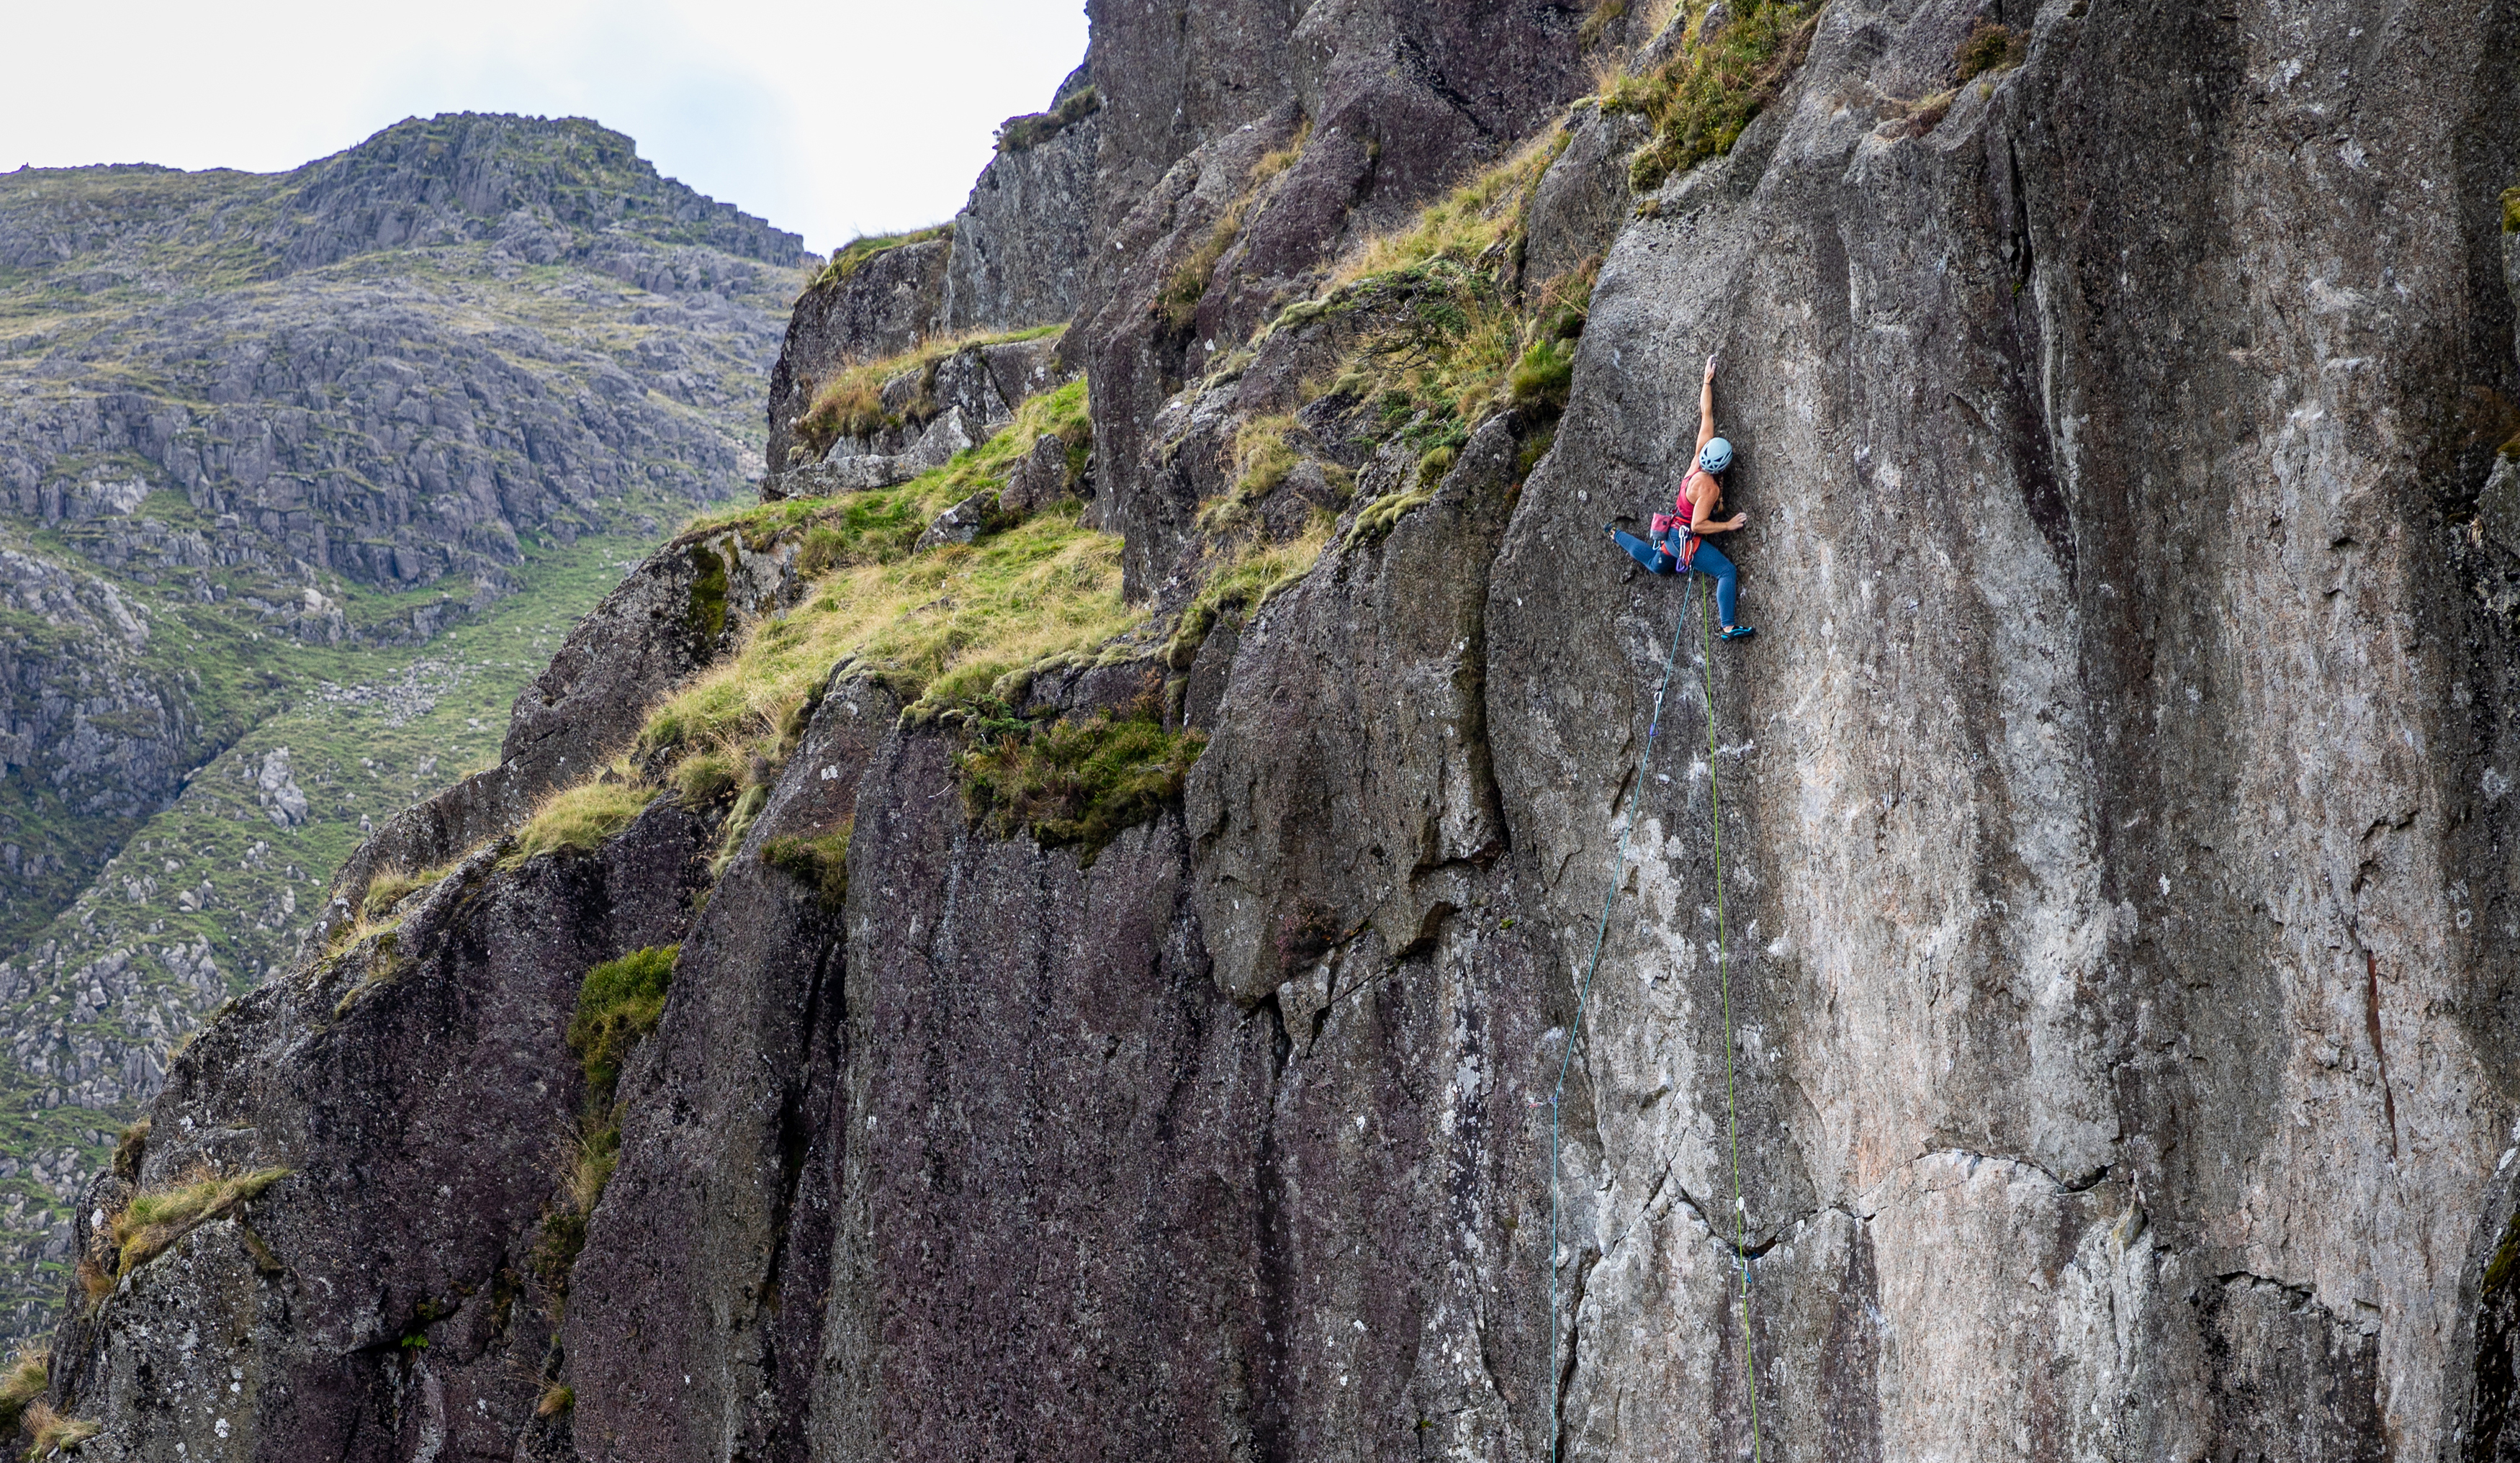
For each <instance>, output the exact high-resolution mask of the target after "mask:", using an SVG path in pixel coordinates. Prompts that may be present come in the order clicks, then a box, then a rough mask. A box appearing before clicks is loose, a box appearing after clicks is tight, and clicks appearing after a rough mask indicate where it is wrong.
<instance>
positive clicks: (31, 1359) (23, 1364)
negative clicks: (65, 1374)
mask: <svg viewBox="0 0 2520 1463" xmlns="http://www.w3.org/2000/svg"><path fill="white" fill-rule="evenodd" d="M52 1364H53V1353H52V1352H51V1350H50V1349H49V1348H46V1347H43V1346H40V1345H27V1346H22V1347H20V1348H19V1349H18V1354H17V1355H15V1356H13V1357H11V1358H10V1360H9V1369H8V1371H7V1372H5V1373H0V1433H6V1432H8V1431H9V1430H10V1429H11V1428H14V1427H16V1426H17V1425H18V1420H19V1418H21V1417H22V1416H24V1415H25V1411H26V1408H27V1407H28V1406H30V1405H32V1404H33V1403H34V1402H35V1401H36V1400H37V1399H38V1398H40V1397H43V1395H44V1389H45V1388H46V1387H48V1386H50V1385H52V1370H51V1368H52Z"/></svg>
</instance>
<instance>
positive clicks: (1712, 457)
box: [1601, 356, 1759, 640]
mask: <svg viewBox="0 0 2520 1463" xmlns="http://www.w3.org/2000/svg"><path fill="white" fill-rule="evenodd" d="M1732 465H1733V444H1732V443H1730V442H1727V441H1725V440H1724V439H1723V438H1722V437H1719V436H1717V435H1715V357H1713V356H1708V357H1707V358H1706V384H1705V385H1704V387H1702V388H1701V389H1700V390H1699V391H1698V393H1697V460H1696V461H1695V462H1694V463H1692V464H1690V465H1689V468H1688V472H1687V473H1686V474H1684V475H1683V476H1682V477H1681V480H1680V495H1679V497H1677V498H1676V499H1674V500H1673V502H1672V507H1673V508H1675V509H1677V510H1679V511H1678V512H1671V513H1656V514H1654V515H1653V523H1652V525H1651V527H1650V528H1649V529H1648V530H1647V531H1648V532H1649V533H1650V534H1651V535H1652V541H1651V542H1647V541H1646V540H1644V539H1641V538H1638V537H1637V536H1636V535H1635V534H1632V533H1623V532H1621V531H1620V530H1619V529H1618V527H1617V526H1616V525H1614V524H1609V523H1604V524H1602V525H1601V527H1602V528H1604V529H1606V530H1608V531H1609V535H1610V537H1612V538H1614V539H1617V540H1618V541H1619V547H1620V548H1622V549H1625V550H1626V551H1628V556H1629V557H1630V558H1633V559H1635V560H1636V561H1637V562H1638V563H1641V564H1643V565H1644V566H1645V572H1646V573H1648V574H1680V573H1695V574H1703V575H1705V576H1706V577H1707V578H1709V579H1712V580H1714V581H1715V618H1716V619H1717V620H1718V621H1719V622H1721V623H1722V625H1723V626H1724V638H1725V639H1726V640H1747V639H1749V638H1750V637H1751V636H1754V635H1756V634H1758V633H1759V632H1758V631H1756V630H1753V629H1751V628H1750V627H1749V626H1747V625H1736V624H1734V623H1733V607H1734V603H1735V600H1736V597H1737V596H1738V594H1739V591H1740V573H1739V571H1738V570H1736V569H1734V568H1733V560H1731V559H1729V558H1726V557H1725V556H1724V551H1723V550H1721V549H1718V548H1716V547H1715V546H1714V545H1713V544H1710V543H1707V542H1706V538H1707V536H1708V535H1709V534H1718V533H1731V532H1732V531H1733V530H1734V529H1736V528H1738V527H1740V526H1741V522H1742V520H1743V519H1744V518H1746V517H1748V516H1749V515H1748V514H1747V513H1734V514H1733V516H1732V517H1730V518H1725V519H1718V518H1717V517H1716V516H1715V512H1716V510H1718V509H1720V508H1722V507H1723V506H1724V483H1723V480H1722V478H1721V477H1719V476H1718V474H1719V473H1721V472H1723V470H1724V469H1725V468H1727V467H1730V466H1732Z"/></svg>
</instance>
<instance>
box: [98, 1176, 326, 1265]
mask: <svg viewBox="0 0 2520 1463" xmlns="http://www.w3.org/2000/svg"><path fill="white" fill-rule="evenodd" d="M291 1172H292V1171H291V1170H288V1169H282V1168H270V1169H256V1170H254V1171H253V1172H252V1173H250V1174H238V1175H230V1176H227V1177H220V1176H218V1175H210V1174H203V1175H201V1176H198V1177H195V1178H192V1179H189V1180H187V1181H185V1182H182V1183H177V1184H172V1185H169V1186H168V1187H165V1188H159V1189H149V1190H144V1191H142V1192H140V1193H138V1194H134V1195H133V1196H132V1197H131V1202H130V1203H128V1204H126V1205H124V1206H123V1207H122V1211H121V1213H119V1214H116V1215H114V1216H113V1217H112V1220H111V1221H110V1222H111V1225H112V1227H111V1230H110V1232H111V1233H112V1237H113V1249H114V1270H113V1273H114V1278H115V1279H117V1280H118V1279H120V1278H121V1277H123V1276H125V1275H128V1274H130V1273H131V1272H132V1271H133V1270H136V1269H138V1268H140V1266H142V1265H144V1264H148V1263H149V1262H151V1261H153V1260H155V1259H157V1258H158V1256H160V1255H163V1254H164V1253H166V1250H167V1248H168V1247H169V1246H171V1245H173V1244H174V1243H175V1241H177V1240H179V1239H182V1238H183V1237H184V1236H185V1235H187V1234H190V1233H192V1232H193V1231H194V1230H196V1229H198V1228H200V1227H201V1226H202V1225H203V1224H206V1223H208V1222H210V1221H211V1220H212V1219H224V1218H226V1217H227V1216H228V1215H230V1214H233V1213H235V1212H236V1211H237V1210H238V1209H239V1208H241V1207H243V1206H244V1205H246V1204H248V1203H250V1202H252V1201H253V1200H255V1199H258V1198H260V1197H261V1196H262V1191H263V1190H264V1189H267V1188H269V1187H271V1186H272V1185H273V1184H275V1183H278V1182H279V1181H280V1180H282V1179H283V1178H286V1177H288V1176H289V1175H290V1173H291Z"/></svg>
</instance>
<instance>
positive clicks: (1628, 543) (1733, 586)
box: [1610, 528, 1741, 630]
mask: <svg viewBox="0 0 2520 1463" xmlns="http://www.w3.org/2000/svg"><path fill="white" fill-rule="evenodd" d="M1610 536H1611V537H1612V538H1614V539H1617V540H1618V541H1619V547H1620V548H1622V549H1625V550H1626V551H1628V557H1630V558H1633V559H1635V560H1636V561H1637V562H1638V563H1641V564H1643V565H1644V566H1645V572H1646V573H1648V574H1677V573H1679V572H1680V548H1681V534H1680V532H1679V530H1677V529H1667V530H1665V531H1664V532H1663V534H1662V535H1661V536H1660V537H1659V538H1657V539H1656V540H1655V541H1654V542H1653V543H1650V544H1648V543H1646V542H1645V541H1644V540H1643V539H1641V538H1638V537H1637V536H1636V535H1635V534H1632V533H1622V532H1621V531H1619V530H1618V529H1615V528H1614V529H1612V530H1610ZM1688 568H1689V572H1691V573H1693V574H1703V575H1705V576H1706V577H1707V578H1709V579H1712V580H1714V581H1715V618H1716V620H1717V621H1718V622H1720V623H1721V624H1722V625H1723V626H1724V628H1725V629H1727V630H1730V629H1732V628H1733V606H1734V604H1735V603H1736V602H1737V601H1738V599H1739V596H1740V592H1741V571H1740V570H1738V569H1735V568H1733V560H1731V559H1729V558H1726V557H1725V556H1724V551H1723V550H1721V549H1718V548H1716V547H1715V546H1714V545H1713V544H1710V543H1708V542H1706V541H1705V540H1704V539H1699V540H1698V541H1697V553H1696V554H1692V555H1690V557H1689V560H1688Z"/></svg>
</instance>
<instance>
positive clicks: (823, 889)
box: [761, 824, 850, 909]
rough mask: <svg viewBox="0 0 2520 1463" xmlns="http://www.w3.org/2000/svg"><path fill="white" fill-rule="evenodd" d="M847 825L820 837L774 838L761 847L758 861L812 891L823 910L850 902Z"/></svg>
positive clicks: (836, 907) (837, 907)
mask: <svg viewBox="0 0 2520 1463" xmlns="http://www.w3.org/2000/svg"><path fill="white" fill-rule="evenodd" d="M849 831H850V829H849V826H848V825H846V824H843V825H842V826H840V827H839V828H837V829H834V830H833V831H832V832H829V833H825V834H823V835H821V836H820V837H815V838H803V837H783V838H773V839H770V840H768V841H767V842H765V843H763V844H762V845H761V862H762V863H764V864H768V865H770V866H771V867H772V868H775V869H778V870H779V871H780V872H781V873H784V874H786V875H787V876H788V877H789V878H791V879H794V880H795V881H796V882H797V883H799V884H802V885H804V886H805V887H806V888H807V889H810V890H812V891H813V892H814V897H815V899H816V900H817V901H819V902H820V903H821V904H822V906H823V908H824V909H839V908H840V907H841V906H843V905H845V904H847V903H848V899H849Z"/></svg>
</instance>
